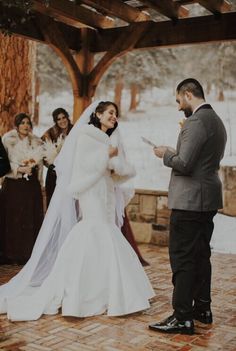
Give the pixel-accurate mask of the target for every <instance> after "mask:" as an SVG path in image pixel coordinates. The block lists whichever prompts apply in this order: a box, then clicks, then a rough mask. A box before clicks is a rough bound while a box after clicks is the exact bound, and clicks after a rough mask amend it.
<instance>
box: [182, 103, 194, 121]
mask: <svg viewBox="0 0 236 351" xmlns="http://www.w3.org/2000/svg"><path fill="white" fill-rule="evenodd" d="M182 110H183V111H184V115H185V117H186V118H188V117H190V116H192V114H193V111H192V108H191V107H190V106H187V107H185V108H183V109H182Z"/></svg>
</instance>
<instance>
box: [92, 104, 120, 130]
mask: <svg viewBox="0 0 236 351" xmlns="http://www.w3.org/2000/svg"><path fill="white" fill-rule="evenodd" d="M110 105H113V106H114V107H115V110H116V117H117V118H118V117H119V110H118V107H117V105H116V104H115V103H114V102H111V101H101V102H99V104H98V105H97V107H96V109H95V112H93V113H92V114H91V116H90V120H89V123H88V124H93V125H94V127H97V128H99V129H101V122H100V119H99V118H98V117H97V113H103V112H105V111H106V109H107V108H108V106H110ZM117 126H118V123H117V122H116V123H115V125H114V128H110V129H108V130H107V131H106V134H107V135H108V136H110V135H111V134H112V133H113V132H114V130H115V129H116V128H117Z"/></svg>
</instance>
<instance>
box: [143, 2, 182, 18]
mask: <svg viewBox="0 0 236 351" xmlns="http://www.w3.org/2000/svg"><path fill="white" fill-rule="evenodd" d="M140 1H141V2H142V3H143V4H145V5H147V6H148V7H150V8H152V9H153V10H155V11H157V12H159V13H161V14H162V15H164V16H166V17H169V18H171V19H174V20H176V19H178V18H184V17H188V13H189V11H188V9H187V8H186V7H184V6H181V5H180V4H179V3H177V2H175V1H172V0H140Z"/></svg>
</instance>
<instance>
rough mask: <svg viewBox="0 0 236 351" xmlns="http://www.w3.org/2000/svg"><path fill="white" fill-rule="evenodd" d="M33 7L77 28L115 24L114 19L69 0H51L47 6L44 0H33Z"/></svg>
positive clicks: (109, 26)
mask: <svg viewBox="0 0 236 351" xmlns="http://www.w3.org/2000/svg"><path fill="white" fill-rule="evenodd" d="M33 9H34V10H35V11H37V12H40V13H42V14H44V15H46V16H49V17H53V18H55V19H57V20H58V21H60V22H62V23H65V24H67V25H70V26H72V27H75V28H81V27H85V26H89V27H92V28H112V27H113V26H114V20H113V19H111V18H108V17H106V16H103V15H101V14H99V13H97V12H96V11H92V10H89V9H87V8H85V7H83V6H80V5H77V4H75V3H74V2H72V1H68V0H60V1H58V0H50V6H45V4H44V1H43V0H33Z"/></svg>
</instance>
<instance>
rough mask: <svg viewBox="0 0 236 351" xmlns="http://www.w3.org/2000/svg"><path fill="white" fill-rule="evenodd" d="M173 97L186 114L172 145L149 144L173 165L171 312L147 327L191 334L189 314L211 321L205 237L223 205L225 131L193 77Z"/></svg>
mask: <svg viewBox="0 0 236 351" xmlns="http://www.w3.org/2000/svg"><path fill="white" fill-rule="evenodd" d="M176 102H177V104H178V108H179V111H183V112H184V114H185V117H186V118H187V119H186V120H185V122H184V125H183V127H182V129H181V132H180V134H179V138H178V142H177V149H176V151H175V150H174V149H172V148H169V147H166V146H158V147H156V148H154V153H155V155H156V156H157V157H159V158H163V162H164V164H165V165H166V166H167V167H170V168H172V174H171V179H170V184H169V196H168V205H169V208H170V209H171V210H172V212H171V216H170V244H169V255H170V264H171V269H172V282H173V285H174V290H173V299H172V305H173V309H174V312H173V314H172V315H171V316H170V317H168V318H167V319H165V320H164V321H162V322H159V323H155V324H152V325H150V326H149V328H150V329H153V330H156V331H160V332H165V333H183V334H193V333H194V322H193V319H196V320H198V321H200V322H202V323H205V324H211V323H212V312H211V307H210V306H211V263H210V256H211V249H210V240H211V236H212V232H213V228H214V223H213V218H214V216H215V214H216V213H217V210H218V209H219V208H222V190H221V181H220V179H219V176H218V169H219V163H220V160H221V159H222V157H223V155H224V150H225V144H226V138H227V137H226V131H225V128H224V125H223V123H222V121H221V119H220V118H219V117H218V116H217V114H216V112H215V111H214V110H213V109H212V107H211V106H210V105H209V104H207V103H206V102H205V98H204V92H203V88H202V86H201V84H200V83H199V82H198V81H197V80H195V79H192V78H189V79H185V80H183V81H182V82H181V83H180V84H179V85H178V86H177V89H176Z"/></svg>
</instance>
